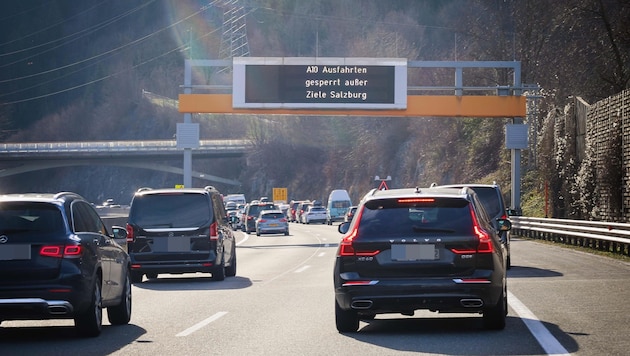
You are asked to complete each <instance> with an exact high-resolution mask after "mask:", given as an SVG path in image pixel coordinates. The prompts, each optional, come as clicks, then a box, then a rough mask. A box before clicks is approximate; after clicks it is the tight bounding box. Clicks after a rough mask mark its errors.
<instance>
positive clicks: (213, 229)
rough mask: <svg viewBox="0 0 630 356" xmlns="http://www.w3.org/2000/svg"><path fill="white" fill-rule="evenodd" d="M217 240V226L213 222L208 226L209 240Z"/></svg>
mask: <svg viewBox="0 0 630 356" xmlns="http://www.w3.org/2000/svg"><path fill="white" fill-rule="evenodd" d="M218 239H219V224H217V222H216V221H215V222H213V223H212V224H211V225H210V240H218Z"/></svg>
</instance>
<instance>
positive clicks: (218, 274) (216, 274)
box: [212, 258, 225, 282]
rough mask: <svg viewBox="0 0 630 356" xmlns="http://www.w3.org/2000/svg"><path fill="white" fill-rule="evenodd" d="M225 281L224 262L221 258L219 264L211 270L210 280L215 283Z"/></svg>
mask: <svg viewBox="0 0 630 356" xmlns="http://www.w3.org/2000/svg"><path fill="white" fill-rule="evenodd" d="M224 279H225V262H224V261H223V258H222V259H221V263H220V264H219V265H217V266H215V267H214V270H212V280H213V281H216V282H220V281H222V280H224Z"/></svg>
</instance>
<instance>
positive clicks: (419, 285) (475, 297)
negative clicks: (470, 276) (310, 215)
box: [335, 278, 504, 314]
mask: <svg viewBox="0 0 630 356" xmlns="http://www.w3.org/2000/svg"><path fill="white" fill-rule="evenodd" d="M503 288H504V286H503V284H502V283H495V284H493V283H490V282H486V283H462V282H461V281H459V280H458V279H457V278H452V279H451V278H448V279H439V280H435V279H414V280H408V279H407V280H385V281H373V284H371V285H350V286H343V285H340V283H338V281H335V298H336V300H337V304H339V306H340V307H341V309H344V310H354V311H357V312H365V313H375V314H379V313H409V312H412V311H414V310H420V309H423V310H431V311H440V312H457V313H478V312H481V311H482V310H483V309H484V308H487V307H492V306H494V305H496V303H497V302H499V298H500V296H501V295H502V289H503Z"/></svg>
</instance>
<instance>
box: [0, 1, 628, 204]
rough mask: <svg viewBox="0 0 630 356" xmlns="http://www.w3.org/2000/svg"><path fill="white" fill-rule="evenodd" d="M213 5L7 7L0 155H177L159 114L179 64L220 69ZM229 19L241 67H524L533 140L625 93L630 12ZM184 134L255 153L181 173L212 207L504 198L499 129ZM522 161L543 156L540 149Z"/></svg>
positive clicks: (499, 4) (339, 9)
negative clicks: (87, 143)
mask: <svg viewBox="0 0 630 356" xmlns="http://www.w3.org/2000/svg"><path fill="white" fill-rule="evenodd" d="M225 3H226V1H199V0H170V1H167V0H143V1H140V0H135V1H129V0H84V1H79V2H78V1H73V0H58V1H49V0H41V1H39V0H38V1H35V0H33V1H28V2H3V3H2V4H1V5H0V9H1V10H2V11H0V14H1V15H0V17H1V18H2V21H0V28H1V29H2V30H1V31H0V68H2V70H1V71H0V130H1V131H0V133H1V134H0V139H2V141H3V142H24V141H81V140H143V139H146V140H148V139H171V138H173V135H174V133H175V128H176V124H177V123H178V122H182V121H183V119H182V115H181V114H179V113H178V112H177V109H176V106H175V105H173V100H176V99H177V96H178V94H180V93H182V92H183V90H182V88H181V85H182V84H183V83H184V77H183V76H184V60H185V59H187V58H193V59H218V58H221V55H220V53H221V43H222V34H223V29H222V25H223V18H224V11H226V10H227V8H226V6H227V5H225ZM241 5H242V6H245V9H246V10H247V11H246V12H247V16H246V20H247V22H246V24H247V36H248V45H249V52H250V55H251V56H255V57H270V56H278V57H315V56H318V57H399V58H407V59H408V60H438V61H441V60H458V61H512V60H515V61H520V62H521V63H522V69H523V77H522V82H523V83H528V84H533V85H537V86H539V87H540V88H541V91H540V92H538V93H536V94H537V95H539V96H540V99H538V100H537V107H536V112H534V113H533V115H532V116H531V117H528V119H527V120H528V123H530V124H532V126H533V127H535V128H540V130H542V128H544V127H546V126H548V125H547V124H546V123H545V118H546V117H547V113H548V112H550V111H553V110H561V108H562V107H563V106H564V105H566V103H567V98H568V97H569V96H580V97H582V98H583V99H584V100H586V101H587V102H595V101H597V100H599V99H602V98H605V97H607V96H610V95H612V94H615V93H618V92H620V91H621V90H623V89H625V88H628V87H629V79H630V21H628V19H629V18H630V0H587V1H554V0H505V1H487V0H443V1H430V0H429V1H420V0H407V1H404V0H400V1H378V0H308V1H307V0H304V1H302V0H297V1H296V0H250V1H246V0H243V1H242V2H241ZM511 74H512V73H509V72H504V71H496V72H493V73H488V72H480V73H474V72H473V73H471V74H470V78H472V79H471V80H472V81H473V82H474V83H479V84H483V85H488V86H492V85H496V84H498V83H504V82H505V81H506V78H509V76H510V75H511ZM221 75H224V74H221V73H198V77H199V78H201V79H199V78H196V79H197V80H202V81H203V78H204V76H206V78H207V79H208V80H210V78H212V79H213V80H222V78H221V77H220V76H221ZM217 78H218V79H217ZM446 78H448V77H447V76H446V75H445V74H444V73H440V72H435V73H417V74H414V75H412V76H410V78H409V80H410V83H411V84H414V83H415V84H418V83H431V84H435V85H452V83H451V82H449V80H450V79H446ZM474 83H466V84H467V85H471V84H474ZM193 121H194V122H199V123H200V124H201V125H200V126H201V138H202V139H224V138H243V137H247V138H250V139H252V140H253V142H254V143H255V150H254V151H253V152H252V153H251V154H250V155H248V157H246V158H244V159H230V160H227V159H226V160H214V161H194V162H193V165H194V168H195V170H198V171H205V172H208V173H211V174H214V175H218V176H221V177H224V178H229V179H237V180H239V181H241V182H242V183H243V185H242V186H241V187H231V186H222V185H221V184H216V185H217V187H218V188H219V189H220V190H221V191H222V192H224V193H234V192H237V191H238V192H242V193H245V194H246V196H247V197H248V198H256V197H259V196H263V195H270V194H271V188H273V187H287V188H288V189H289V196H290V198H297V199H304V198H310V199H325V198H326V195H327V192H328V191H330V190H331V189H335V188H345V189H348V190H349V191H350V192H351V195H352V197H353V198H354V199H358V197H359V196H360V195H362V194H364V193H365V192H366V191H367V190H368V189H370V188H373V187H375V186H376V184H378V182H375V181H374V176H375V175H380V176H386V175H391V176H392V179H393V180H392V181H391V182H389V185H390V187H391V186H393V187H400V186H416V185H419V186H426V185H429V184H430V183H431V182H440V183H455V182H463V181H470V182H482V183H487V182H491V181H493V180H494V181H497V182H499V183H500V184H501V185H502V186H503V188H504V191H505V193H506V194H507V193H508V192H509V189H510V187H509V181H510V176H509V175H510V157H509V151H508V150H506V149H505V148H504V147H505V145H504V125H505V124H506V123H508V122H510V121H509V119H507V118H506V119H476V118H464V119H455V118H430V117H429V118H374V117H328V116H321V117H312V116H309V117H298V116H264V117H252V116H226V115H201V114H199V115H194V116H193ZM534 136H535V135H534ZM530 140H531V138H530ZM530 143H531V144H533V145H536V144H537V143H536V142H535V141H533V142H531V141H530ZM534 152H535V153H536V155H541V156H549V155H551V154H552V152H549V151H545V150H544V147H541V148H540V149H537V150H535V151H534ZM529 153H531V152H526V153H525V154H524V155H523V157H524V162H523V163H524V167H527V171H526V172H524V173H525V174H526V178H525V180H524V190H525V193H526V194H524V195H525V196H526V199H532V200H536V199H540V196H541V194H542V192H540V187H541V181H540V179H541V177H544V174H542V173H544V172H540V171H539V170H540V169H553V167H540V166H537V165H536V164H533V163H534V162H531V161H530V160H532V161H536V160H535V159H532V157H531V155H530V154H529ZM0 164H2V162H0ZM171 164H174V165H181V163H178V162H171ZM44 177H45V179H44ZM181 180H182V178H181V177H180V176H174V175H169V174H166V173H164V174H163V173H157V172H153V171H146V170H140V169H130V168H118V167H110V166H90V167H67V168H61V169H54V170H47V171H39V172H33V173H27V174H22V175H19V176H13V177H7V178H0V192H16V191H57V190H73V191H77V192H79V193H81V194H83V195H85V196H86V197H87V198H88V199H91V200H93V201H100V200H103V199H105V198H110V197H112V198H114V199H116V200H118V201H126V200H128V199H129V198H130V197H131V195H132V194H133V192H134V191H135V190H136V189H137V188H138V187H143V186H154V187H158V186H169V187H170V186H174V185H175V184H180V183H181ZM193 184H194V185H198V186H203V185H207V184H208V182H206V181H193ZM506 198H507V197H506ZM532 205H533V206H535V204H532ZM532 213H536V212H532Z"/></svg>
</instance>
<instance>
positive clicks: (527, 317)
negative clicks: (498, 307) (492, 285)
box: [508, 291, 571, 356]
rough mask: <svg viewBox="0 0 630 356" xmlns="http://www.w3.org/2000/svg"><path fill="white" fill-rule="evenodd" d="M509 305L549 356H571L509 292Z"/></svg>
mask: <svg viewBox="0 0 630 356" xmlns="http://www.w3.org/2000/svg"><path fill="white" fill-rule="evenodd" d="M508 304H510V307H512V309H514V311H515V312H516V314H518V316H519V317H520V318H521V320H523V323H525V326H527V328H528V329H529V332H530V333H532V335H533V336H534V338H536V340H537V341H538V343H539V344H540V346H542V348H543V349H544V350H545V352H546V353H547V355H554V356H564V355H571V354H570V353H569V351H567V349H565V348H564V346H562V344H560V342H559V341H558V340H557V339H556V338H555V337H554V336H553V335H551V333H550V332H549V330H547V328H545V326H544V325H543V323H542V322H541V321H540V319H538V317H537V316H536V315H534V313H532V312H531V310H529V309H528V308H527V307H526V306H525V304H523V303H522V302H521V301H520V300H518V298H516V297H515V296H514V294H512V293H510V292H509V291H508Z"/></svg>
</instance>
